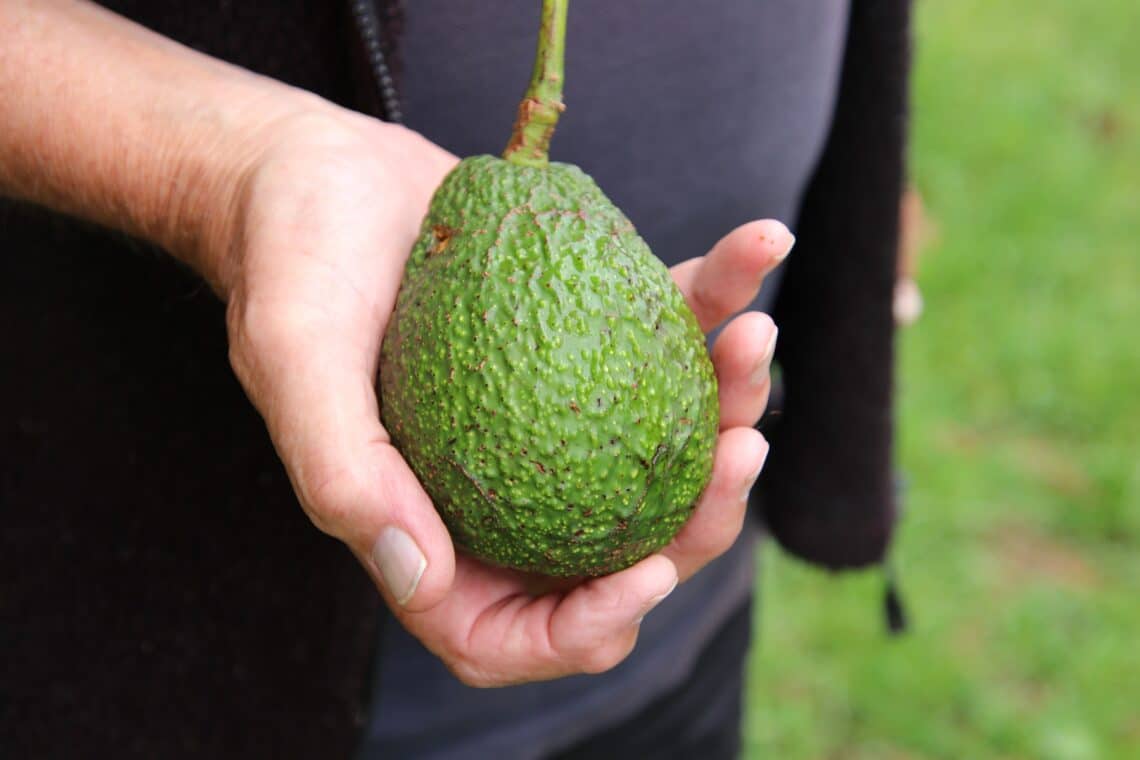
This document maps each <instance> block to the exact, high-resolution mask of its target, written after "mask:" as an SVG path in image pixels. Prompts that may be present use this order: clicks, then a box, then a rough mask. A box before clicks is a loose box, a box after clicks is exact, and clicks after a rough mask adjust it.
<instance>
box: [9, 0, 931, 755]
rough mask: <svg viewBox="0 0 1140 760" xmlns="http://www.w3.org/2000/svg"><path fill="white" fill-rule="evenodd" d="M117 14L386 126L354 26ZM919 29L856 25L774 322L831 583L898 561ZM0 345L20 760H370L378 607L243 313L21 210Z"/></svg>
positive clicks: (332, 20) (14, 227)
mask: <svg viewBox="0 0 1140 760" xmlns="http://www.w3.org/2000/svg"><path fill="white" fill-rule="evenodd" d="M106 4H107V5H109V6H111V7H113V8H114V9H116V10H118V11H120V12H122V13H124V14H125V15H128V16H130V17H132V18H134V19H136V20H139V21H140V22H142V23H144V24H146V25H148V26H150V27H152V28H154V29H156V30H157V31H159V32H161V33H163V34H166V35H168V36H170V37H173V38H175V39H178V40H181V41H183V42H185V43H187V44H190V45H192V46H194V47H197V48H199V49H201V50H204V51H205V52H208V53H210V54H213V55H216V56H219V57H221V58H225V59H228V60H231V61H234V62H236V63H238V64H240V65H243V66H246V67H248V68H251V69H254V70H257V71H261V72H263V73H266V74H268V75H270V76H274V77H277V78H279V79H282V80H285V81H288V82H291V83H293V84H297V85H299V86H302V87H305V88H308V89H310V90H313V91H316V92H318V93H321V94H322V95H324V96H325V97H328V98H330V99H332V100H334V101H337V102H339V103H342V104H345V105H348V106H354V107H358V108H360V109H361V110H374V109H375V108H376V107H377V104H378V102H379V99H378V98H376V97H375V90H374V87H373V82H372V81H371V80H370V79H369V77H368V70H367V66H362V65H361V64H362V62H364V61H365V60H366V56H365V54H364V53H365V51H364V50H363V49H362V48H361V46H359V45H346V44H345V41H346V40H355V39H356V36H355V34H354V32H353V29H352V27H351V23H350V20H349V16H348V14H347V12H346V11H345V9H344V7H342V5H340V4H331V3H313V2H303V0H290V1H287V2H280V3H275V4H274V12H273V13H272V14H260V15H257V14H253V12H252V11H249V10H248V8H249V6H248V4H244V3H232V2H224V1H223V0H214V2H198V3H176V2H162V3H150V2H144V1H143V0H120V1H119V2H108V3H106ZM346 5H348V4H346ZM908 5H909V3H908V2H907V0H854V2H853V9H852V17H851V28H850V38H849V43H848V51H847V55H846V63H845V68H844V73H843V79H842V85H841V94H840V99H839V105H838V111H837V114H836V121H835V127H834V130H833V133H832V135H831V137H830V139H829V142H828V146H827V149H826V153H825V155H824V157H823V159H822V162H821V164H820V166H819V168H818V171H817V172H816V175H815V178H814V181H813V183H812V185H811V188H810V191H809V193H808V195H807V198H806V200H805V203H804V208H803V216H802V219H801V220H800V222H799V232H800V235H799V242H798V243H797V253H796V255H795V256H793V257H791V259H789V264H788V269H787V273H786V278H785V280H784V284H783V287H782V291H781V295H780V299H779V303H778V305H777V308H776V319H777V322H778V323H779V325H780V328H781V343H780V349H779V352H778V354H777V358H778V359H779V362H780V364H781V367H782V371H783V381H784V389H785V392H784V400H783V407H782V411H781V414H780V415H779V417H778V424H776V425H775V426H774V427H773V429H772V432H771V437H772V444H773V445H772V454H771V458H770V460H769V464H768V467H767V469H766V471H765V474H764V476H763V479H762V483H761V487H760V488H759V489H758V491H757V494H758V499H759V500H760V501H761V502H762V503H761V504H760V505H759V507H760V509H761V510H762V513H763V516H764V518H765V520H766V522H767V523H768V525H769V529H770V531H771V532H772V533H773V534H774V535H775V537H776V538H777V539H778V540H779V541H780V542H781V543H783V544H784V545H785V546H786V547H787V548H788V549H790V550H791V551H793V552H795V553H797V554H799V555H800V556H802V557H805V558H806V559H808V560H811V561H813V562H817V563H820V564H823V565H827V566H832V567H839V566H852V565H862V564H866V563H872V562H875V561H878V560H879V559H880V558H881V556H882V554H883V552H884V550H885V547H886V545H887V542H888V539H889V535H890V529H891V525H892V522H893V516H894V511H895V510H894V499H893V492H892V483H891V373H892V360H893V354H892V321H891V311H890V298H891V289H892V283H893V278H894V256H895V241H896V226H897V224H896V223H897V212H898V198H899V193H900V185H901V179H902V174H903V165H902V157H903V142H904V134H905V119H904V115H905V101H906V71H907V58H908V38H907V28H908ZM386 8H387V10H384V11H383V12H382V15H384V17H385V20H386V22H387V23H386V25H385V30H386V35H385V39H384V49H385V52H386V53H387V54H388V57H389V59H390V60H393V61H395V60H398V57H397V56H396V55H395V53H396V50H395V46H396V39H397V37H398V26H399V24H398V22H399V14H398V7H397V6H396V5H394V4H392V3H389V4H388V5H387V6H386ZM124 247H127V248H130V249H131V250H132V253H131V254H129V255H124V250H123V249H124ZM0 347H2V353H0V356H2V357H3V358H2V359H0V517H2V522H0V526H2V527H0V756H4V757H12V758H19V757H33V756H34V757H55V756H74V755H75V754H76V753H77V752H78V753H81V754H85V755H86V754H90V755H92V756H102V755H108V756H112V755H113V756H118V757H124V756H156V757H157V756H161V757H180V756H187V757H223V756H224V757H229V756H234V757H239V756H240V757H271V756H272V757H343V756H346V755H348V754H349V752H350V749H351V747H352V746H353V745H354V742H355V739H356V734H357V731H358V730H359V727H360V724H361V719H362V716H363V710H362V699H363V697H364V689H365V686H366V682H367V678H366V674H367V672H368V668H367V658H368V656H369V652H370V644H371V642H372V639H373V634H374V631H373V626H374V621H375V619H376V615H375V612H376V605H377V598H376V595H375V592H374V591H373V589H372V588H371V587H370V585H369V583H368V581H367V579H366V577H365V575H364V573H362V572H361V571H360V570H359V568H358V567H357V566H356V564H355V561H354V560H353V559H352V558H351V556H350V555H349V554H348V552H346V551H344V550H343V548H342V547H341V546H340V545H339V544H338V543H337V542H335V541H333V540H332V539H329V538H326V537H324V536H322V535H320V534H319V533H318V532H317V531H315V530H314V529H313V528H312V526H311V525H309V523H308V521H307V520H306V518H305V517H304V515H303V514H302V512H301V510H299V509H296V508H292V507H291V506H290V505H292V504H293V503H294V497H293V495H292V493H291V490H290V487H289V483H288V480H287V478H286V476H285V473H284V472H283V469H282V467H281V465H280V463H279V462H278V460H277V458H276V457H275V455H274V452H273V449H272V446H271V445H270V443H269V441H268V439H267V436H266V435H265V432H264V428H263V426H262V423H261V421H260V419H259V418H258V416H257V414H256V413H255V411H254V410H253V409H252V407H251V406H250V404H249V403H248V401H247V400H246V399H245V397H244V395H243V393H242V391H241V388H240V387H239V386H238V384H237V382H236V381H235V380H234V378H233V376H232V374H231V372H230V370H229V367H228V364H227V360H226V344H225V330H224V322H223V307H222V305H221V304H220V303H218V301H217V300H216V299H215V298H214V297H213V296H212V295H211V294H210V293H209V291H208V290H207V289H206V288H205V287H203V285H202V284H201V283H200V281H199V280H198V279H197V278H196V277H194V276H193V275H192V274H190V273H188V272H186V271H185V270H184V269H182V268H181V267H179V266H178V265H177V264H175V263H173V262H172V261H171V260H170V259H168V258H167V257H164V256H162V255H160V254H157V253H155V252H153V251H151V250H150V249H148V248H146V247H145V246H141V245H138V244H134V243H131V242H130V241H127V240H125V239H124V238H122V237H121V236H118V235H114V234H109V233H107V232H105V231H103V230H99V229H96V228H93V227H90V226H87V225H82V224H79V223H76V222H73V221H71V220H65V219H62V218H59V217H56V216H54V215H51V214H48V213H46V212H43V211H41V210H37V209H32V208H28V207H25V206H20V205H17V204H11V203H7V204H4V205H2V206H0ZM283 505H284V506H283ZM269 717H271V720H267V718H269Z"/></svg>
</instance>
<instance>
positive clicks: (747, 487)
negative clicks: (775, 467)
mask: <svg viewBox="0 0 1140 760" xmlns="http://www.w3.org/2000/svg"><path fill="white" fill-rule="evenodd" d="M763 469H764V463H763V462H761V463H760V466H759V467H757V468H756V472H754V473H752V474H751V475H749V476H748V477H747V478H745V479H744V487H743V488H741V489H740V500H741V501H748V495H749V494H751V493H752V486H754V485H756V481H757V480H759V478H760V471H761V470H763Z"/></svg>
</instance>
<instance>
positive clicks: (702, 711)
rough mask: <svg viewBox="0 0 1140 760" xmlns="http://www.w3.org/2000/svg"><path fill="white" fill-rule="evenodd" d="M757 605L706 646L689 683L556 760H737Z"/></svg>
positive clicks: (741, 610) (744, 608) (741, 611)
mask: <svg viewBox="0 0 1140 760" xmlns="http://www.w3.org/2000/svg"><path fill="white" fill-rule="evenodd" d="M751 643H752V604H750V603H749V604H743V605H741V606H740V607H738V608H737V609H736V610H735V611H734V612H733V613H732V615H730V616H729V618H728V620H727V621H725V623H724V625H723V626H722V627H721V629H720V630H719V631H717V634H716V635H715V636H714V637H713V638H712V639H711V640H710V641H709V642H708V644H706V645H705V648H704V650H703V651H702V652H701V655H700V657H698V658H697V661H696V663H695V664H694V666H693V669H692V671H691V672H690V674H689V677H688V679H686V680H685V682H684V683H682V684H681V685H680V686H678V687H676V688H675V689H673V690H672V691H670V692H669V693H667V694H663V695H661V696H660V697H658V698H657V699H655V700H654V701H653V703H652V704H650V705H649V706H648V707H646V708H645V709H644V710H642V711H641V712H640V713H638V714H637V715H636V716H634V717H633V718H632V719H630V720H628V721H625V722H624V723H622V724H620V725H617V726H613V727H612V728H609V729H607V730H605V731H603V732H600V733H598V734H597V735H595V736H592V737H591V738H590V739H588V740H586V741H584V742H581V743H580V744H576V745H575V746H573V747H571V748H570V749H568V750H566V751H565V752H560V753H558V754H557V755H555V756H554V760H606V758H614V760H618V759H619V758H621V759H622V760H625V759H626V758H634V757H652V758H655V760H693V758H699V759H700V760H731V758H734V757H737V755H739V753H740V744H741V742H740V734H741V720H742V718H743V715H742V709H743V698H744V684H745V669H744V667H743V663H744V661H745V657H746V656H747V654H748V650H749V646H750V645H751Z"/></svg>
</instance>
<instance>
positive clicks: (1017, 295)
mask: <svg viewBox="0 0 1140 760" xmlns="http://www.w3.org/2000/svg"><path fill="white" fill-rule="evenodd" d="M1137 32H1140V2H1137V0H1096V2H1074V1H1073V0H1003V1H1002V2H992V0H918V2H917V7H916V24H915V54H916V67H915V71H914V77H913V86H912V93H913V95H912V126H911V156H910V172H911V177H912V183H913V185H914V187H915V189H916V190H917V193H918V195H919V196H921V198H922V204H923V207H922V209H921V211H916V209H915V208H913V207H912V208H911V210H910V213H908V224H909V226H910V231H911V233H912V236H913V238H912V239H913V240H914V241H915V242H916V245H917V247H918V249H919V258H918V261H917V264H916V271H917V274H916V279H917V281H918V284H919V287H920V288H921V291H922V296H923V298H924V301H925V308H924V311H923V313H922V316H921V317H920V318H919V319H918V320H917V321H916V322H915V323H914V324H913V325H912V326H910V327H907V328H905V329H904V330H903V331H902V333H901V335H900V342H899V349H900V365H899V374H898V388H899V424H900V429H899V452H898V456H899V463H900V469H901V476H902V478H903V481H904V488H905V491H904V495H903V503H904V507H905V510H906V511H905V514H904V515H903V518H902V520H901V523H900V526H899V530H898V533H897V537H896V542H895V549H894V557H895V562H896V566H897V568H898V571H899V577H900V581H901V585H902V589H903V592H904V595H905V597H906V601H907V606H908V612H909V613H910V622H911V628H910V631H909V632H908V633H907V634H906V635H904V636H902V637H900V638H893V639H892V638H888V637H887V636H886V635H885V634H884V632H883V630H884V629H883V622H882V617H881V613H880V607H881V597H882V592H883V581H882V577H881V575H879V574H877V573H873V572H872V573H862V574H857V575H851V576H831V575H827V574H825V573H822V572H819V571H817V570H813V569H810V568H808V567H806V566H804V565H802V564H800V563H798V562H796V561H795V560H793V559H790V558H788V557H787V556H785V555H782V554H781V553H780V552H779V550H778V549H777V548H776V547H775V546H769V547H767V548H766V551H765V552H764V557H763V567H762V568H761V573H762V577H763V583H762V586H761V593H762V597H763V599H762V605H761V609H760V614H759V616H758V630H757V642H756V646H754V648H753V655H752V659H751V663H750V674H749V678H750V692H749V704H748V707H747V711H746V737H747V754H746V756H747V757H750V758H760V757H764V758H770V757H779V758H785V759H786V758H989V757H1001V758H1023V757H1024V758H1046V759H1049V758H1057V759H1065V760H1070V759H1072V760H1078V759H1079V760H1083V759H1084V758H1140V592H1138V586H1140V295H1138V290H1140V44H1138V43H1137V41H1136V34H1137Z"/></svg>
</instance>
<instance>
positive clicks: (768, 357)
mask: <svg viewBox="0 0 1140 760" xmlns="http://www.w3.org/2000/svg"><path fill="white" fill-rule="evenodd" d="M779 334H780V331H779V330H778V329H776V328H775V327H773V328H772V334H771V335H770V336H768V344H767V345H765V346H764V351H763V353H761V354H760V358H759V359H757V360H756V367H755V368H754V369H753V370H752V374H751V375H750V376H749V380H750V381H751V383H752V384H753V385H763V384H764V382H765V381H766V380H767V379H768V372H769V370H771V368H772V357H773V356H774V355H775V354H776V337H777V336H778V335H779Z"/></svg>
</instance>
